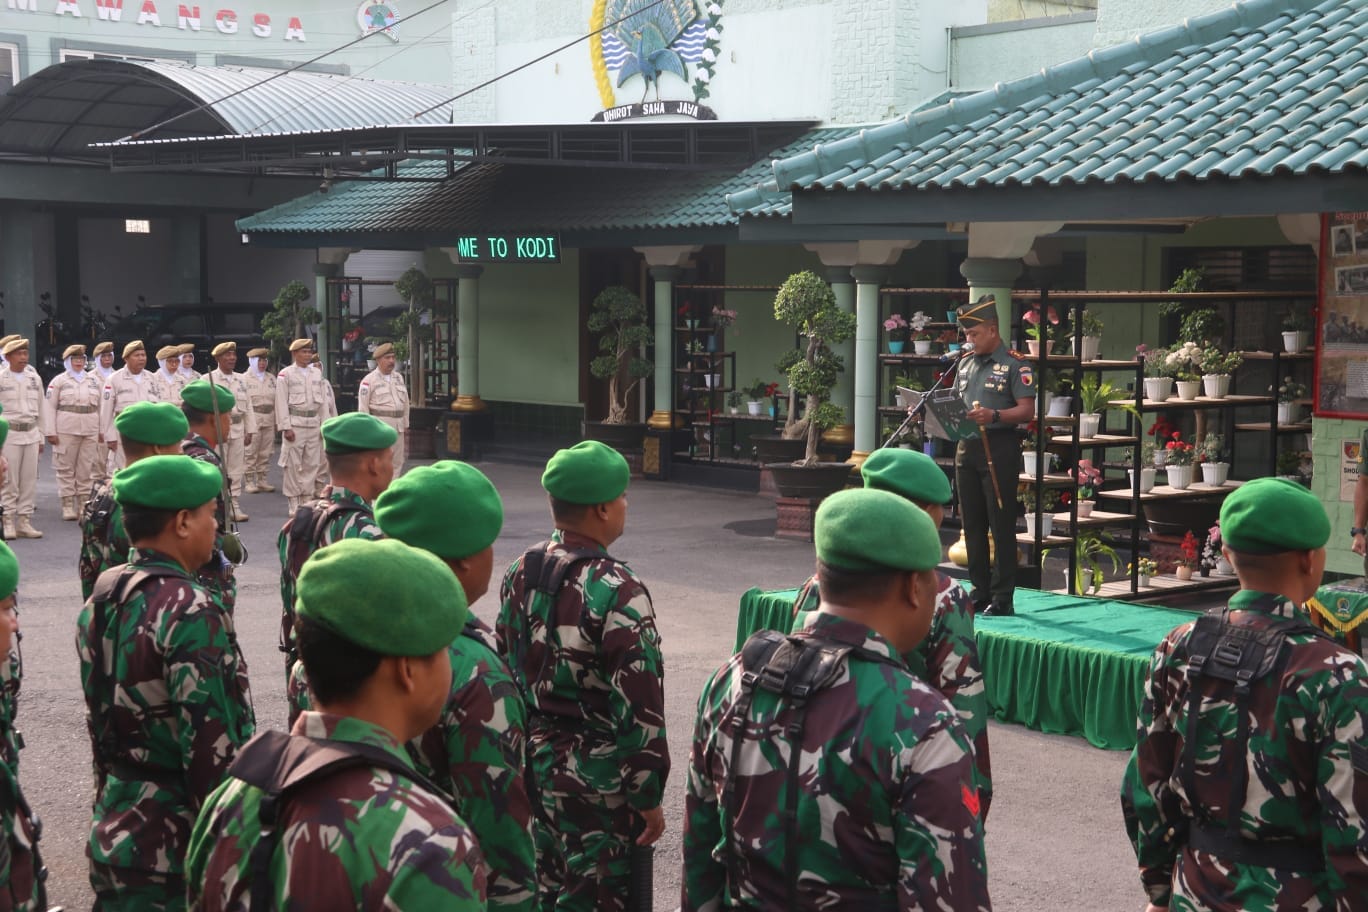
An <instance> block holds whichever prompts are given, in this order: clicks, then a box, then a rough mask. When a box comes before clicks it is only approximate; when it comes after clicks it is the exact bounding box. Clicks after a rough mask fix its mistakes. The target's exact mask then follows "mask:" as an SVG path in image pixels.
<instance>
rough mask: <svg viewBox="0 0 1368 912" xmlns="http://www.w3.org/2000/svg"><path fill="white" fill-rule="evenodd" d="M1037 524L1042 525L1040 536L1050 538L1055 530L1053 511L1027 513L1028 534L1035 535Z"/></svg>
mask: <svg viewBox="0 0 1368 912" xmlns="http://www.w3.org/2000/svg"><path fill="white" fill-rule="evenodd" d="M1037 524H1038V525H1039V526H1040V537H1041V538H1049V537H1050V533H1051V532H1053V531H1054V514H1052V513H1027V514H1026V534H1027V535H1035V532H1036V526H1037Z"/></svg>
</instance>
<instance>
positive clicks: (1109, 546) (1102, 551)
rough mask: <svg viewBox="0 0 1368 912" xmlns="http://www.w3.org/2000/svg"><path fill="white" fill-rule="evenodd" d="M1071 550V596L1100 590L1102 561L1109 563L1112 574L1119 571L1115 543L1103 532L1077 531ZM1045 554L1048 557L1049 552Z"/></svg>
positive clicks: (1119, 564) (1119, 557) (1118, 558)
mask: <svg viewBox="0 0 1368 912" xmlns="http://www.w3.org/2000/svg"><path fill="white" fill-rule="evenodd" d="M1053 550H1055V549H1054V548H1051V549H1050V551H1053ZM1073 550H1074V578H1073V579H1072V580H1071V581H1070V586H1069V592H1070V594H1071V595H1087V594H1088V593H1090V592H1097V591H1098V590H1099V589H1101V588H1102V580H1103V578H1104V576H1105V574H1104V573H1103V571H1102V561H1103V560H1108V561H1110V562H1111V565H1112V572H1113V573H1116V572H1118V571H1120V569H1121V555H1119V554H1117V553H1116V546H1115V543H1114V542H1112V540H1111V539H1110V538H1108V537H1107V535H1106V533H1104V532H1100V531H1098V530H1096V529H1081V530H1079V532H1078V534H1077V535H1075V536H1074V543H1073ZM1045 553H1046V554H1047V555H1048V554H1049V551H1046V552H1045Z"/></svg>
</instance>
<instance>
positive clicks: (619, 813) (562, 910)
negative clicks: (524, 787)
mask: <svg viewBox="0 0 1368 912" xmlns="http://www.w3.org/2000/svg"><path fill="white" fill-rule="evenodd" d="M539 794H540V800H541V810H540V812H539V813H538V814H537V815H536V822H535V825H534V830H535V835H536V842H537V892H538V894H539V905H540V907H541V910H542V912H624V910H625V909H626V908H627V892H628V887H629V884H630V880H631V869H630V864H631V847H632V842H633V841H634V839H635V838H636V837H635V834H636V833H638V832H639V831H640V830H641V819H640V817H639V816H638V815H637V814H636V813H635V812H634V811H632V809H631V808H630V807H629V806H628V805H627V803H626V801H625V800H624V799H622V798H620V797H618V796H607V795H599V794H578V795H569V794H565V793H563V792H562V793H559V794H558V793H555V792H551V791H549V790H547V789H539Z"/></svg>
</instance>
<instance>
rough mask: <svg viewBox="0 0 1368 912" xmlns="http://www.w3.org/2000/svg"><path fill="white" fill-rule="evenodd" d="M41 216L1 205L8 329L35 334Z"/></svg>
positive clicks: (1, 280)
mask: <svg viewBox="0 0 1368 912" xmlns="http://www.w3.org/2000/svg"><path fill="white" fill-rule="evenodd" d="M37 235H38V225H37V216H36V215H35V214H34V213H33V212H30V211H28V210H24V209H0V291H3V292H4V293H5V298H4V305H5V313H4V319H5V332H7V333H19V334H20V335H23V336H32V335H33V329H34V327H35V326H37V324H38V279H37V276H36V274H35V270H34V264H33V251H34V250H35V249H37V247H38V246H39V238H38V237H37Z"/></svg>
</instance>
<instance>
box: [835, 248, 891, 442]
mask: <svg viewBox="0 0 1368 912" xmlns="http://www.w3.org/2000/svg"><path fill="white" fill-rule="evenodd" d="M826 280H827V281H828V282H830V283H831V291H832V293H833V294H834V295H835V296H836V306H837V307H838V308H840V310H841V311H842V312H843V313H854V312H855V280H854V279H853V278H852V277H851V275H850V267H848V266H832V267H830V268H828V269H827V271H826ZM875 308H876V309H875V312H874V316H875V320H876V322H877V318H878V310H877V308H878V299H877V296H876V298H875ZM832 351H833V352H835V353H836V354H837V355H839V356H840V358H841V360H842V361H843V362H844V363H845V370H843V371H841V373H839V374H837V375H836V386H835V387H833V388H832V390H831V401H832V402H833V403H834V404H836V405H839V406H840V407H841V408H842V409H844V410H845V422H844V423H843V424H838V425H836V427H834V428H832V429H831V430H829V431H827V432H826V433H825V434H823V435H822V439H823V440H825V441H827V442H828V443H835V444H840V445H842V446H851V445H852V444H854V442H855V340H854V339H850V340H847V341H845V342H839V343H837V344H836V345H833V346H832Z"/></svg>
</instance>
